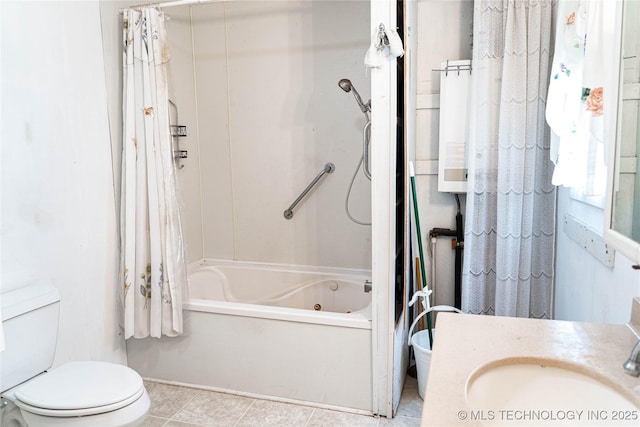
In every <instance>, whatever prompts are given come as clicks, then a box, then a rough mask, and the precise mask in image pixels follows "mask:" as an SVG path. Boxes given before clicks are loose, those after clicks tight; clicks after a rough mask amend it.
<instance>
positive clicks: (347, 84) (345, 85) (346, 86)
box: [338, 79, 353, 92]
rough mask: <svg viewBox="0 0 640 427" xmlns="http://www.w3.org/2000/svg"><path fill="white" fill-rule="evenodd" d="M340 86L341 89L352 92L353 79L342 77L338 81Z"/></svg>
mask: <svg viewBox="0 0 640 427" xmlns="http://www.w3.org/2000/svg"><path fill="white" fill-rule="evenodd" d="M338 86H340V89H342V90H343V91H345V92H351V88H352V87H353V86H352V85H351V80H349V79H342V80H340V81H339V82H338Z"/></svg>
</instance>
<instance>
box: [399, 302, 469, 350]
mask: <svg viewBox="0 0 640 427" xmlns="http://www.w3.org/2000/svg"><path fill="white" fill-rule="evenodd" d="M432 311H450V312H451V311H453V312H456V313H462V311H461V310H460V309H458V308H455V307H452V306H450V305H434V306H433V307H429V308H428V309H426V310H425V311H423V312H422V313H420V314H419V315H418V317H416V318H415V319H414V320H413V323H412V324H411V327H409V338H408V341H409V342H408V344H409V346H411V336H412V335H413V328H415V326H416V325H417V324H418V320H420V319H421V318H422V316H425V315H426V314H427V313H431V312H432Z"/></svg>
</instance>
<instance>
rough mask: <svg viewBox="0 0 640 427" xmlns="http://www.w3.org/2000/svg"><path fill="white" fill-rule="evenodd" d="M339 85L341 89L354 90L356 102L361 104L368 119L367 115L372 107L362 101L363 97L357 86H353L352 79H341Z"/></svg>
mask: <svg viewBox="0 0 640 427" xmlns="http://www.w3.org/2000/svg"><path fill="white" fill-rule="evenodd" d="M338 86H340V89H342V90H343V91H345V92H351V91H353V96H354V97H355V98H356V102H357V103H358V105H359V106H360V109H361V110H362V112H363V113H364V114H365V115H366V116H367V119H368V118H369V116H368V115H367V113H368V112H369V111H371V108H370V107H369V103H367V104H365V103H364V102H362V98H360V94H359V93H358V91H357V90H356V88H355V87H354V86H353V84H351V80H349V79H341V80H340V81H339V82H338Z"/></svg>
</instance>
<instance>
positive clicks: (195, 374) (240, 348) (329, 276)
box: [127, 259, 372, 414]
mask: <svg viewBox="0 0 640 427" xmlns="http://www.w3.org/2000/svg"><path fill="white" fill-rule="evenodd" d="M369 278H370V275H369V272H367V271H361V270H351V269H332V268H318V267H316V268H313V267H301V266H286V265H277V264H257V263H244V262H233V261H223V260H209V259H207V260H202V261H200V262H198V263H195V264H193V265H191V266H190V267H189V292H190V294H189V300H188V302H187V303H186V304H185V310H186V311H185V316H186V319H185V321H186V329H187V333H186V335H184V336H181V337H176V338H166V337H163V338H160V339H157V338H146V339H143V340H136V339H130V340H128V341H127V356H128V361H129V366H131V367H132V368H133V369H135V370H136V371H138V372H139V373H140V374H141V375H142V376H143V377H145V378H148V379H152V380H156V381H161V382H167V383H171V384H182V385H189V386H193V387H199V388H204V389H209V390H214V391H223V392H228V393H234V394H240V395H246V396H250V397H259V398H268V399H273V400H278V401H284V402H293V403H302V404H307V405H312V406H318V407H323V408H331V409H339V410H347V411H351V412H356V413H364V414H371V413H372V344H371V342H372V341H371V339H372V338H371V336H372V334H371V292H365V291H364V285H365V280H368V279H369Z"/></svg>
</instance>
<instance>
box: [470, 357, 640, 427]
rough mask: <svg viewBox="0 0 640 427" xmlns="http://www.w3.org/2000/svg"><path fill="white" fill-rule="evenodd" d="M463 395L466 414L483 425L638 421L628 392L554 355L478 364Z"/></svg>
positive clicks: (629, 423) (637, 414)
mask: <svg viewBox="0 0 640 427" xmlns="http://www.w3.org/2000/svg"><path fill="white" fill-rule="evenodd" d="M620 369H622V367H620ZM465 397H466V400H467V404H468V405H469V408H470V409H471V411H470V414H469V415H470V418H471V419H472V420H476V421H480V422H481V423H482V424H484V425H511V426H517V427H521V426H528V425H531V426H542V425H553V426H558V425H563V426H564V425H602V426H605V425H615V426H624V425H633V426H638V425H640V410H639V409H640V408H639V407H638V406H637V405H635V404H634V403H633V401H632V400H633V399H634V397H633V396H630V395H627V394H626V392H625V391H624V390H622V389H618V388H617V386H616V385H615V384H614V383H613V382H611V381H609V380H608V379H607V378H606V377H604V376H601V375H598V374H597V373H595V372H594V371H592V370H590V369H589V368H586V367H584V366H581V365H574V364H571V363H568V362H564V361H560V360H555V359H541V358H510V359H501V360H496V361H493V362H491V363H488V364H486V365H483V366H481V367H480V368H478V369H476V370H475V371H474V372H473V373H472V374H471V375H470V376H469V378H468V379H467V384H466V389H465Z"/></svg>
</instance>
